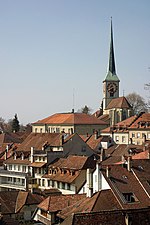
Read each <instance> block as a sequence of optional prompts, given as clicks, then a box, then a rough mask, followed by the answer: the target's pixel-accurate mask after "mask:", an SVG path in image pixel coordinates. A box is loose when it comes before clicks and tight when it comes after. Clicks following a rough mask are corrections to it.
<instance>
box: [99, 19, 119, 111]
mask: <svg viewBox="0 0 150 225" xmlns="http://www.w3.org/2000/svg"><path fill="white" fill-rule="evenodd" d="M119 82H120V80H119V78H118V76H117V74H116V66H115V54H114V45H113V28H112V19H111V37H110V51H109V62H108V72H107V75H106V78H105V80H104V81H103V114H105V110H106V108H107V106H108V104H109V103H110V101H111V100H112V99H115V98H118V97H119Z"/></svg>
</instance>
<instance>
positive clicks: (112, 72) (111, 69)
mask: <svg viewBox="0 0 150 225" xmlns="http://www.w3.org/2000/svg"><path fill="white" fill-rule="evenodd" d="M105 80H113V81H119V79H118V77H117V74H116V67H115V54H114V44H113V28H112V18H111V37H110V52H109V65H108V72H107V76H106V79H105Z"/></svg>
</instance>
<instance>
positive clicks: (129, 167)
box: [127, 156, 131, 172]
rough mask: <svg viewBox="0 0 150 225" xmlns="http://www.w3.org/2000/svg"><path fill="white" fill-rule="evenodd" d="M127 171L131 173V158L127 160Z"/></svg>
mask: <svg viewBox="0 0 150 225" xmlns="http://www.w3.org/2000/svg"><path fill="white" fill-rule="evenodd" d="M127 160H128V161H127V169H128V171H129V172H130V171H131V156H128V159H127Z"/></svg>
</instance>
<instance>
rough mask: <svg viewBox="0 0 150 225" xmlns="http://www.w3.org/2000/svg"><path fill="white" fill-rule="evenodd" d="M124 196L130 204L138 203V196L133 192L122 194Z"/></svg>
mask: <svg viewBox="0 0 150 225" xmlns="http://www.w3.org/2000/svg"><path fill="white" fill-rule="evenodd" d="M122 194H123V197H124V199H125V201H126V202H128V203H132V202H137V201H138V199H137V198H136V196H135V195H134V194H133V193H132V192H129V193H122Z"/></svg>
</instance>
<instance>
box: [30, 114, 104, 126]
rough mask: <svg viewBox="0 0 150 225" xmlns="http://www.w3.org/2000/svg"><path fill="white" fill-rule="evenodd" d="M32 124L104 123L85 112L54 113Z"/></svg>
mask: <svg viewBox="0 0 150 225" xmlns="http://www.w3.org/2000/svg"><path fill="white" fill-rule="evenodd" d="M33 124H99V125H105V124H106V123H105V122H104V121H102V120H99V119H97V118H96V117H95V116H92V115H88V114H85V113H56V114H54V115H52V116H49V117H47V118H45V119H42V120H38V121H37V122H35V123H33Z"/></svg>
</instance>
